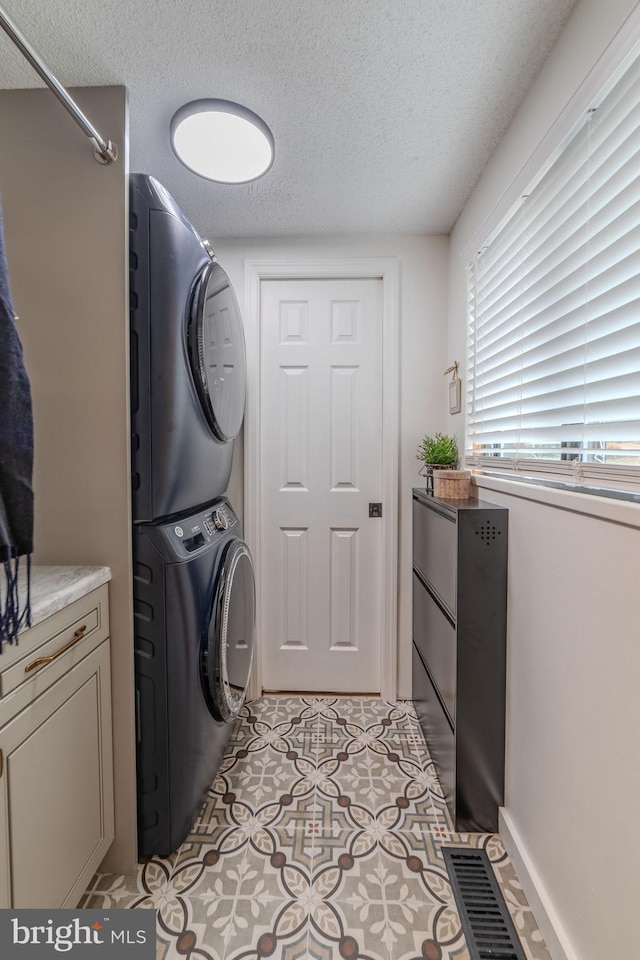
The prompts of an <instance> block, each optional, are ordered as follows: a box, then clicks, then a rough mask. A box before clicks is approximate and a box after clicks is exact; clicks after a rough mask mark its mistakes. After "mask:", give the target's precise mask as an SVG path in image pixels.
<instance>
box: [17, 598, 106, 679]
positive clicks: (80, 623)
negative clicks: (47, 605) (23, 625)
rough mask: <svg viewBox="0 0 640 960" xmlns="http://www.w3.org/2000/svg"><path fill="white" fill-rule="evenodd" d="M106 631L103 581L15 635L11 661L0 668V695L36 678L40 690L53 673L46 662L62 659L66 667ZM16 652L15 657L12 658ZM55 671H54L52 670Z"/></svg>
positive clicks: (104, 637)
mask: <svg viewBox="0 0 640 960" xmlns="http://www.w3.org/2000/svg"><path fill="white" fill-rule="evenodd" d="M108 635H109V604H108V592H107V586H106V584H105V585H104V586H102V587H99V588H98V589H97V590H92V591H91V593H89V594H87V596H86V597H81V598H80V599H79V600H76V601H75V602H74V603H71V604H69V606H68V607H65V608H64V609H63V610H60V611H59V612H58V613H56V614H54V615H53V616H52V617H48V618H47V619H46V620H43V621H42V623H39V624H37V625H36V626H35V627H33V628H32V629H31V630H27V631H26V632H25V633H23V634H22V635H21V636H20V638H19V643H18V645H17V647H16V648H14V650H13V651H12V653H13V654H14V656H13V657H12V660H13V662H12V663H10V665H8V666H7V667H6V668H5V669H2V672H0V697H5V696H6V695H7V694H9V693H11V692H12V691H13V690H15V689H16V688H17V687H19V686H20V685H21V684H23V683H27V682H28V681H29V680H33V679H34V678H36V677H37V678H38V681H37V692H38V693H40V692H41V691H42V690H43V689H45V688H46V686H47V685H48V678H49V674H50V673H51V682H53V680H54V679H56V677H54V676H53V671H50V666H51V665H53V664H56V663H60V662H63V661H64V663H65V664H66V665H67V669H69V668H70V667H71V666H72V665H73V664H75V663H77V662H78V661H79V660H80V659H82V657H84V656H86V654H87V653H88V652H89V651H90V650H91V649H93V648H94V647H95V646H96V645H97V644H98V643H101V642H102V640H104V639H106V637H107V636H108ZM16 656H18V657H19V659H17V660H16ZM55 672H56V674H57V671H55Z"/></svg>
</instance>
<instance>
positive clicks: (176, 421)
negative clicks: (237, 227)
mask: <svg viewBox="0 0 640 960" xmlns="http://www.w3.org/2000/svg"><path fill="white" fill-rule="evenodd" d="M129 221H130V223H129V251H130V305H131V420H132V448H131V451H132V474H133V478H132V479H133V482H132V500H133V504H132V508H133V522H134V523H144V522H148V521H153V520H159V519H160V518H162V517H167V516H171V515H173V514H177V513H180V512H186V511H187V510H192V509H195V508H197V507H198V506H199V505H201V504H205V503H208V502H209V501H211V500H213V499H214V497H217V496H221V495H222V494H223V493H224V492H225V490H226V489H227V486H228V484H229V476H230V473H231V462H232V457H233V440H234V438H235V437H236V436H237V434H238V432H239V431H240V427H241V425H242V418H243V415H244V404H245V377H246V374H245V344H244V333H243V326H242V318H241V316H240V311H239V309H238V304H237V301H236V298H235V294H234V292H233V288H232V286H231V283H230V282H229V278H228V277H227V274H226V273H225V271H224V270H223V268H222V267H221V266H220V264H219V263H218V262H217V260H216V259H215V256H214V255H213V253H212V251H211V249H210V247H209V246H208V244H207V243H206V241H204V240H202V238H201V237H200V236H199V235H198V233H197V231H196V230H195V228H194V227H193V225H192V224H191V223H190V221H189V220H188V218H187V217H186V216H185V214H184V213H183V212H182V210H181V209H180V207H179V206H178V204H177V203H176V201H175V200H174V199H173V197H171V196H170V194H169V193H168V192H167V191H166V190H165V188H164V187H163V186H162V184H160V183H158V181H157V180H155V179H154V178H153V177H150V176H148V175H146V174H131V176H130V190H129Z"/></svg>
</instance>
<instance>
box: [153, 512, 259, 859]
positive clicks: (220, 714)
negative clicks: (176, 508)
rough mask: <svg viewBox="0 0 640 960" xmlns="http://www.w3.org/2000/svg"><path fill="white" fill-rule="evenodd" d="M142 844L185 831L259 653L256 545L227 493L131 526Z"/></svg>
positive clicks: (156, 846)
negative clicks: (188, 510)
mask: <svg viewBox="0 0 640 960" xmlns="http://www.w3.org/2000/svg"><path fill="white" fill-rule="evenodd" d="M134 557H135V560H134V622H135V641H134V649H135V661H136V719H137V779H138V784H137V785H138V846H139V853H140V855H142V856H150V855H152V854H159V855H161V856H166V855H168V854H169V853H171V852H172V851H175V850H177V849H178V847H179V846H180V844H181V843H182V841H183V840H184V838H185V837H186V835H187V834H188V832H189V830H190V829H191V826H192V824H193V822H194V819H195V817H196V815H197V813H198V811H199V809H200V806H201V804H202V801H203V798H204V796H205V794H206V792H207V790H208V789H209V787H210V786H211V784H212V782H213V780H214V778H215V775H216V772H217V770H218V766H219V764H220V760H221V758H222V755H223V753H224V750H225V747H226V744H227V742H228V739H229V736H230V733H231V730H232V728H233V723H234V721H235V719H236V717H237V716H238V713H239V711H240V708H241V706H242V703H243V701H244V697H245V693H246V689H247V684H248V681H249V673H250V670H251V662H252V657H253V649H254V625H255V584H254V576H253V564H252V561H251V555H250V553H249V549H248V547H247V545H246V543H244V541H243V539H242V530H241V526H240V523H239V521H238V518H237V516H236V514H235V513H234V511H233V509H232V507H231V505H230V503H229V501H228V500H227V499H226V498H225V497H221V498H218V499H217V500H215V501H214V502H213V503H211V504H210V505H208V506H207V507H206V508H204V509H201V510H199V511H197V512H194V513H189V514H186V515H183V516H178V517H174V518H173V519H172V520H171V521H170V522H168V521H164V522H160V523H157V524H140V525H137V526H135V527H134Z"/></svg>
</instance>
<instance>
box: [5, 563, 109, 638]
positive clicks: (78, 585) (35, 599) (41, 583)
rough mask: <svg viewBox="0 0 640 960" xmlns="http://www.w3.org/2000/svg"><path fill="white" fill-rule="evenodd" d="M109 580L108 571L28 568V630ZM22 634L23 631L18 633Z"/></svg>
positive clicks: (22, 586)
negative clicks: (29, 611) (29, 625)
mask: <svg viewBox="0 0 640 960" xmlns="http://www.w3.org/2000/svg"><path fill="white" fill-rule="evenodd" d="M108 580H111V570H110V568H109V567H48V566H39V565H34V566H32V567H31V626H32V627H34V626H35V625H36V623H40V622H41V621H42V620H46V619H47V617H50V616H51V615H52V614H54V613H57V612H58V610H62V609H63V608H64V607H68V606H69V604H70V603H73V602H74V600H79V599H80V597H84V596H86V595H87V594H88V593H91V591H92V590H95V589H96V588H97V587H100V586H102V584H103V583H107V581H108ZM18 590H19V596H20V602H21V603H22V602H23V598H24V597H26V564H25V565H24V569H23V567H22V563H21V565H20V573H19V575H18ZM24 629H25V630H26V629H27V628H26V627H25V628H24ZM21 632H22V631H21Z"/></svg>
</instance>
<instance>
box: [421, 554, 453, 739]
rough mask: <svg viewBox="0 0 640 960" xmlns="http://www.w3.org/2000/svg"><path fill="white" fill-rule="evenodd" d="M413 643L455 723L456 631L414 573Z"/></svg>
mask: <svg viewBox="0 0 640 960" xmlns="http://www.w3.org/2000/svg"><path fill="white" fill-rule="evenodd" d="M413 642H414V643H415V645H416V647H417V648H418V650H419V652H420V656H421V657H422V659H423V660H424V662H425V664H426V665H427V667H428V668H429V673H430V674H431V677H432V679H433V681H434V683H435V684H436V686H437V688H438V693H439V694H440V697H441V699H442V702H443V703H444V705H445V707H446V708H447V711H448V713H449V717H450V719H451V720H452V721H453V722H454V723H455V719H456V631H455V629H454V627H452V626H451V624H450V623H449V621H448V620H447V618H446V617H445V615H444V613H443V612H442V610H441V609H440V607H439V606H438V604H437V603H436V602H435V600H434V599H433V597H432V596H431V595H430V594H429V592H428V590H427V588H426V587H425V586H424V585H423V584H422V582H421V581H420V579H419V577H418V576H417V574H415V573H414V575H413Z"/></svg>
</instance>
